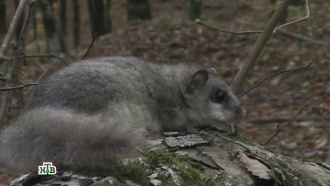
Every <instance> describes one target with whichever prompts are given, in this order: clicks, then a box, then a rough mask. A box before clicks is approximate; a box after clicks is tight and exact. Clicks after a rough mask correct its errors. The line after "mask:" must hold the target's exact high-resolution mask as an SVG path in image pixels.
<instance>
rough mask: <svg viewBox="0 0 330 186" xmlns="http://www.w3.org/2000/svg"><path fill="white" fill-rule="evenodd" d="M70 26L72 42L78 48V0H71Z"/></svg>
mask: <svg viewBox="0 0 330 186" xmlns="http://www.w3.org/2000/svg"><path fill="white" fill-rule="evenodd" d="M72 12H73V17H72V27H73V44H74V47H75V48H78V46H79V45H80V29H79V24H80V18H79V3H78V0H73V4H72Z"/></svg>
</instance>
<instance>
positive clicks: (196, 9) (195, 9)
mask: <svg viewBox="0 0 330 186" xmlns="http://www.w3.org/2000/svg"><path fill="white" fill-rule="evenodd" d="M202 2H203V1H202V0H189V4H188V18H189V20H190V21H194V20H195V19H197V18H200V16H201V12H202Z"/></svg>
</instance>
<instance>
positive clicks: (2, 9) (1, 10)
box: [0, 0, 7, 35]
mask: <svg viewBox="0 0 330 186" xmlns="http://www.w3.org/2000/svg"><path fill="white" fill-rule="evenodd" d="M6 32H7V25H6V2H5V0H0V35H2V34H5V33H6Z"/></svg>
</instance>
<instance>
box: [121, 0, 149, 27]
mask: <svg viewBox="0 0 330 186" xmlns="http://www.w3.org/2000/svg"><path fill="white" fill-rule="evenodd" d="M149 19H151V12H150V5H149V2H148V0H127V22H128V23H129V24H132V23H136V22H138V21H142V20H149Z"/></svg>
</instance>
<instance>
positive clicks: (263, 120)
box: [248, 116, 330, 124]
mask: <svg viewBox="0 0 330 186" xmlns="http://www.w3.org/2000/svg"><path fill="white" fill-rule="evenodd" d="M290 119H291V117H287V116H282V117H262V118H258V119H255V120H248V122H251V123H255V124H267V123H275V122H287V121H289V120H290ZM325 120H327V121H330V116H311V117H299V118H296V121H325Z"/></svg>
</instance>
